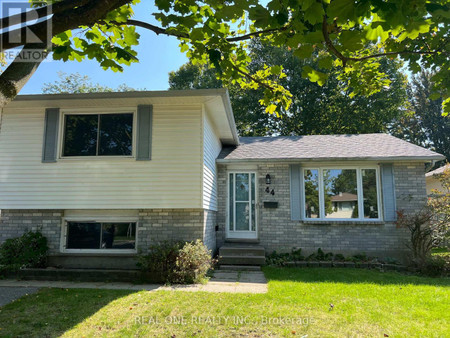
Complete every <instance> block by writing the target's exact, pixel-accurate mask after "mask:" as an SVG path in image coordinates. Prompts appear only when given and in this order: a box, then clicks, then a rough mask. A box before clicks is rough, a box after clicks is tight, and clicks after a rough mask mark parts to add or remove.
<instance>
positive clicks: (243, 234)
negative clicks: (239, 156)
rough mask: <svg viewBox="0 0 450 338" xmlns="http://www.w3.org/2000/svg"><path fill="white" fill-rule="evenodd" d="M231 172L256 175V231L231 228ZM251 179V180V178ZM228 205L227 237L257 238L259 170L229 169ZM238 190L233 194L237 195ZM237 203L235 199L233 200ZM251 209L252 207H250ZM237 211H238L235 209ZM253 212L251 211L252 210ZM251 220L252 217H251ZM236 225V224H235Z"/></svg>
mask: <svg viewBox="0 0 450 338" xmlns="http://www.w3.org/2000/svg"><path fill="white" fill-rule="evenodd" d="M230 174H249V178H250V177H251V176H250V175H251V174H254V175H255V196H254V197H255V231H251V230H249V231H231V230H230ZM250 181H251V180H250ZM226 182H227V189H226V191H227V196H226V200H227V207H226V212H227V215H226V222H225V223H226V224H225V226H226V231H225V234H226V238H227V239H257V238H258V228H259V227H258V221H259V208H258V206H259V199H258V198H259V196H258V195H259V194H258V172H257V171H256V170H229V171H227V180H226ZM235 184H236V180H235V181H234V182H233V187H235ZM235 194H236V190H235V192H234V194H233V196H235ZM250 196H251V187H249V204H250V203H251V197H250ZM233 202H234V204H235V205H236V203H235V201H233ZM235 209H236V206H234V209H233V210H235ZM250 210H251V208H250ZM235 212H236V211H235ZM250 212H251V211H250ZM250 222H251V218H250ZM235 226H236V224H235Z"/></svg>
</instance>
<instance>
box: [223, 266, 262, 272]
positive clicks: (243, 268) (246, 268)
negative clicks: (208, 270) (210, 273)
mask: <svg viewBox="0 0 450 338" xmlns="http://www.w3.org/2000/svg"><path fill="white" fill-rule="evenodd" d="M219 270H225V271H261V267H260V266H256V265H221V266H220V268H219Z"/></svg>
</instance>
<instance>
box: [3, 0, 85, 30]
mask: <svg viewBox="0 0 450 338" xmlns="http://www.w3.org/2000/svg"><path fill="white" fill-rule="evenodd" d="M89 1H90V0H63V1H61V2H57V3H55V4H53V5H49V6H44V7H39V8H36V9H32V10H30V11H27V12H22V13H19V14H15V15H11V16H8V17H6V18H0V28H2V29H4V28H7V27H10V26H15V25H19V24H23V23H26V22H28V21H29V20H35V19H41V18H43V17H46V16H48V15H49V13H50V15H52V14H56V13H59V12H62V11H66V10H68V9H73V8H75V7H78V6H83V5H85V4H86V3H88V2H89Z"/></svg>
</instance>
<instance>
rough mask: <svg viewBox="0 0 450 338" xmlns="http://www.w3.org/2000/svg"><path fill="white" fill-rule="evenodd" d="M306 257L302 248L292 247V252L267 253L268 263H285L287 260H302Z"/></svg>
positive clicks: (281, 264)
mask: <svg viewBox="0 0 450 338" xmlns="http://www.w3.org/2000/svg"><path fill="white" fill-rule="evenodd" d="M304 259H305V257H304V256H303V255H302V249H300V248H299V249H296V248H292V250H291V252H283V253H278V252H276V251H272V253H270V254H269V255H266V264H267V265H280V266H283V265H285V263H286V262H296V261H302V260H304Z"/></svg>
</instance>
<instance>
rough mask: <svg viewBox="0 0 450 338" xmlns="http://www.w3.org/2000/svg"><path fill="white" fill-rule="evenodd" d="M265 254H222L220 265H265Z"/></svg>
mask: <svg viewBox="0 0 450 338" xmlns="http://www.w3.org/2000/svg"><path fill="white" fill-rule="evenodd" d="M265 263H266V257H265V256H230V255H227V256H220V257H219V265H264V264H265Z"/></svg>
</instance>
